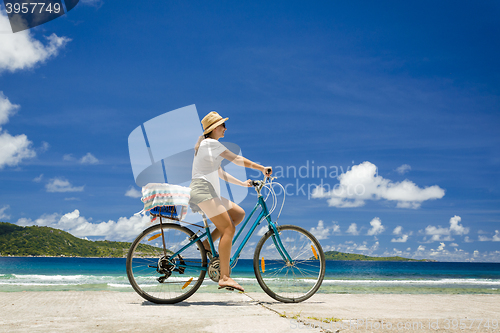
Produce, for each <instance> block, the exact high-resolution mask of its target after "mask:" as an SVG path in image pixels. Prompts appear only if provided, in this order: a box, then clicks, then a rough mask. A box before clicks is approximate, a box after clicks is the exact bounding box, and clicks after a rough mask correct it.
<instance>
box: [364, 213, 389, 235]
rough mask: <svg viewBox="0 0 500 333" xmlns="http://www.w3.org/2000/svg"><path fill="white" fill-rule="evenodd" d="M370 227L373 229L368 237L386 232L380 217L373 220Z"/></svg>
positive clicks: (368, 233)
mask: <svg viewBox="0 0 500 333" xmlns="http://www.w3.org/2000/svg"><path fill="white" fill-rule="evenodd" d="M370 225H371V226H372V227H371V228H370V230H368V232H367V233H366V234H367V235H368V236H375V235H378V234H380V233H382V232H383V231H384V230H385V227H384V226H383V225H382V221H380V218H378V217H375V218H374V219H373V220H371V221H370Z"/></svg>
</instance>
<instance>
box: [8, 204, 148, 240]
mask: <svg viewBox="0 0 500 333" xmlns="http://www.w3.org/2000/svg"><path fill="white" fill-rule="evenodd" d="M90 220H92V219H87V218H85V217H83V216H80V211H79V210H78V209H75V210H74V211H73V212H70V213H67V214H64V215H62V216H61V215H60V214H57V213H54V214H50V215H42V216H40V217H39V218H38V219H36V220H34V221H32V220H31V219H26V218H21V219H19V220H18V221H17V224H18V225H21V226H30V225H39V226H47V227H52V228H56V229H61V230H64V231H67V232H69V233H71V234H72V235H74V236H76V237H89V236H99V237H103V238H105V239H108V240H115V241H131V240H133V239H134V238H135V237H136V236H137V235H139V233H141V232H142V231H143V230H144V229H145V228H146V227H147V226H149V225H150V224H151V222H150V218H149V216H141V215H134V216H132V217H120V218H119V219H118V220H117V221H116V222H115V221H112V220H110V221H108V222H100V223H91V222H90Z"/></svg>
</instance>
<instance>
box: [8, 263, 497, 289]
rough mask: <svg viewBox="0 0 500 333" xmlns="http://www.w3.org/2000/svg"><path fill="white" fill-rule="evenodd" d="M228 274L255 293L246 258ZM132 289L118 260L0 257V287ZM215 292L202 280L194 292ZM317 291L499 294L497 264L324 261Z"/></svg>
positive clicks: (249, 265) (211, 285)
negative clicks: (324, 268)
mask: <svg viewBox="0 0 500 333" xmlns="http://www.w3.org/2000/svg"><path fill="white" fill-rule="evenodd" d="M232 276H233V277H234V278H235V279H236V280H237V281H238V282H239V283H240V284H241V285H242V286H243V287H245V289H246V290H247V291H260V290H261V289H260V286H259V285H258V284H257V281H256V279H255V276H254V273H253V263H252V260H248V259H240V260H239V261H238V264H237V266H236V267H235V268H233V271H232ZM55 290H77V291H78V290H80V291H84V290H112V291H133V289H132V288H131V287H130V285H129V282H128V279H127V273H126V271H125V259H124V258H32V257H28V258H26V257H23V258H20V257H0V291H3V292H9V291H55ZM215 291H217V289H216V286H215V283H213V282H212V281H210V280H207V281H205V282H204V284H203V286H202V288H201V289H200V292H215ZM319 292H320V293H431V294H440V293H446V294H471V293H483V294H500V263H446V262H366V261H364V262H363V261H328V262H327V266H326V274H325V280H324V282H323V285H322V286H321V289H320V291H319Z"/></svg>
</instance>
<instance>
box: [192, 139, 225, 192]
mask: <svg viewBox="0 0 500 333" xmlns="http://www.w3.org/2000/svg"><path fill="white" fill-rule="evenodd" d="M225 150H227V148H226V147H225V146H224V145H223V144H222V143H220V142H219V141H217V140H214V139H211V138H207V139H204V140H203V141H201V143H200V147H199V149H198V153H197V154H196V155H195V156H194V160H193V175H192V178H193V179H195V178H201V179H204V180H206V181H207V182H209V183H210V184H212V186H213V187H214V189H215V192H216V193H217V195H218V196H219V197H220V183H219V172H218V170H219V167H220V164H221V162H222V160H223V159H224V158H223V157H222V156H220V154H222V153H223V152H224V151H225Z"/></svg>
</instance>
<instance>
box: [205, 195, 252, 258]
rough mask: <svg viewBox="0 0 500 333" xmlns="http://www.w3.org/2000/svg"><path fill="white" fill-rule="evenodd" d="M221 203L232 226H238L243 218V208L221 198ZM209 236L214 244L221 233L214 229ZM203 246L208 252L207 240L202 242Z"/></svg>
mask: <svg viewBox="0 0 500 333" xmlns="http://www.w3.org/2000/svg"><path fill="white" fill-rule="evenodd" d="M221 201H222V204H223V205H224V207H225V209H226V210H227V212H228V214H229V217H230V218H231V221H232V222H233V223H234V226H237V225H238V224H240V223H241V221H243V219H244V218H245V211H244V210H243V208H241V207H240V206H238V205H237V204H235V203H234V202H232V201H231V200H228V199H226V198H222V199H221ZM211 235H212V241H214V242H215V241H216V240H217V239H219V237H220V236H221V232H220V231H219V229H215V230H214V231H213V232H212V234H211ZM203 245H204V246H205V249H206V250H210V245H209V244H208V240H207V239H205V240H204V241H203Z"/></svg>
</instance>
